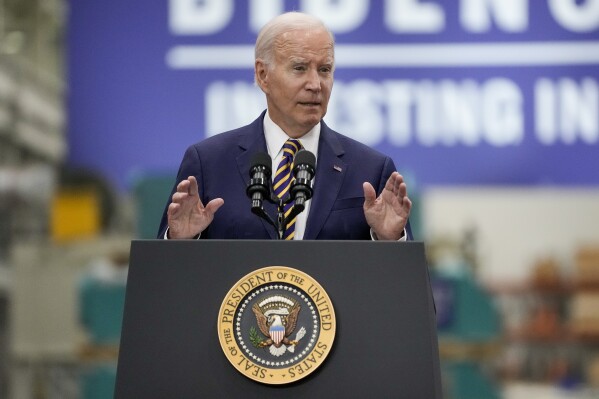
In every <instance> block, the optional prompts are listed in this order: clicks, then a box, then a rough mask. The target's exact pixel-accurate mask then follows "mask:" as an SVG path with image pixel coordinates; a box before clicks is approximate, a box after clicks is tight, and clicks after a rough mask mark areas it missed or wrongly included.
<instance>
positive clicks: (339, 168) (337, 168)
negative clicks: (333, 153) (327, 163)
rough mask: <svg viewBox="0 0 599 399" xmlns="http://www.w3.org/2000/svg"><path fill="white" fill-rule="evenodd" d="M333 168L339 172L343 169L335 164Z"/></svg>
mask: <svg viewBox="0 0 599 399" xmlns="http://www.w3.org/2000/svg"><path fill="white" fill-rule="evenodd" d="M333 169H335V170H336V171H337V172H341V171H343V169H342V168H341V166H339V165H333Z"/></svg>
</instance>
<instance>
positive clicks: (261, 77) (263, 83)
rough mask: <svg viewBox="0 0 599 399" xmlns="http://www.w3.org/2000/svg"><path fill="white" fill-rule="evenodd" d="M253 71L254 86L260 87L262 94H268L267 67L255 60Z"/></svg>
mask: <svg viewBox="0 0 599 399" xmlns="http://www.w3.org/2000/svg"><path fill="white" fill-rule="evenodd" d="M254 71H255V72H254V73H255V74H256V84H257V85H258V86H260V88H261V89H262V91H263V92H264V93H268V66H267V65H266V64H265V63H264V61H262V60H261V59H257V60H256V62H255V64H254Z"/></svg>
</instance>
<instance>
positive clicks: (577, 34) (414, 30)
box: [68, 0, 599, 188]
mask: <svg viewBox="0 0 599 399" xmlns="http://www.w3.org/2000/svg"><path fill="white" fill-rule="evenodd" d="M292 9H296V10H303V11H306V12H310V13H314V14H316V15H318V16H319V17H321V18H322V19H323V20H324V21H325V23H326V24H327V26H329V27H330V28H331V29H332V30H333V31H334V33H335V36H336V41H337V49H336V62H337V70H336V72H335V86H334V89H333V97H332V99H331V104H330V107H329V113H328V115H327V117H326V118H325V120H326V121H327V123H328V124H329V125H330V126H331V127H333V128H334V129H336V130H338V131H340V132H342V133H344V134H346V135H348V136H352V137H354V138H356V139H358V140H360V141H363V142H365V143H367V144H369V145H371V146H373V147H376V148H377V149H379V150H381V151H382V152H384V153H386V154H388V155H390V156H392V157H393V159H394V160H395V162H396V165H397V166H398V168H399V169H400V171H403V172H406V173H408V174H409V175H410V176H413V177H414V176H415V178H416V181H417V184H418V186H419V187H424V186H428V185H432V184H448V185H453V184H519V185H522V184H526V185H535V184H558V185H597V184H599V172H598V171H599V156H598V155H599V154H598V150H599V82H598V80H599V68H598V67H599V0H587V1H580V0H542V1H541V0H535V1H526V0H461V1H458V0H453V1H452V0H446V1H441V0H438V1H418V0H387V1H382V0H381V1H377V0H372V1H367V0H303V1H297V0H296V1H285V0H241V1H233V0H203V1H201V0H170V1H169V0H164V1H142V0H127V1H122V0H104V1H72V2H71V4H70V12H69V29H68V43H69V47H68V57H69V61H68V84H69V94H68V114H69V123H68V126H69V134H68V137H69V146H70V155H69V162H70V164H72V165H76V166H85V167H91V168H94V169H97V170H99V171H101V172H102V173H103V174H105V175H106V176H107V177H108V178H109V180H111V181H112V182H113V183H114V184H115V185H117V186H118V187H121V188H124V187H127V185H128V184H129V179H130V177H131V176H132V175H134V174H135V173H136V172H138V171H167V172H168V173H174V171H175V170H176V168H177V167H178V165H179V161H180V159H181V157H182V155H183V152H184V150H185V148H186V147H187V146H188V145H189V144H191V143H193V142H196V141H199V140H201V139H203V138H204V137H206V136H207V135H212V134H216V133H218V132H221V131H223V130H227V129H231V128H235V127H238V126H240V125H242V124H245V123H247V122H250V121H251V120H253V119H254V118H255V117H256V116H257V115H258V114H259V112H260V111H261V110H262V109H263V107H264V104H265V103H264V100H263V96H262V94H261V93H260V92H259V91H258V89H256V88H255V86H254V85H253V69H252V68H253V44H254V42H255V39H256V34H257V32H258V30H259V28H260V27H261V26H262V25H263V24H264V23H265V22H266V21H267V20H268V19H270V18H271V17H272V16H274V15H277V14H278V13H280V12H282V11H286V10H292Z"/></svg>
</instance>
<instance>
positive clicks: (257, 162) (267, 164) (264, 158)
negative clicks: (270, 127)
mask: <svg viewBox="0 0 599 399" xmlns="http://www.w3.org/2000/svg"><path fill="white" fill-rule="evenodd" d="M257 166H263V167H264V168H265V169H264V173H266V175H267V176H270V175H271V173H272V159H270V156H269V155H268V154H267V153H265V152H257V153H255V154H254V156H253V157H252V163H251V164H250V174H251V173H252V172H251V170H252V169H254V168H255V167H257Z"/></svg>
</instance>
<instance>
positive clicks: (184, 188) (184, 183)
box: [177, 180, 189, 193]
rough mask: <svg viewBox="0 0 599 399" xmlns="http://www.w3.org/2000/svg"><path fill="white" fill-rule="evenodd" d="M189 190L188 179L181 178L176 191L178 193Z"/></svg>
mask: <svg viewBox="0 0 599 399" xmlns="http://www.w3.org/2000/svg"><path fill="white" fill-rule="evenodd" d="M188 191H189V180H181V181H180V182H179V184H177V192H179V193H187V192H188Z"/></svg>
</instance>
